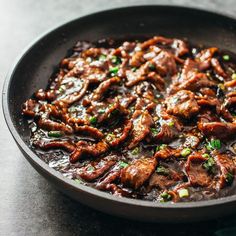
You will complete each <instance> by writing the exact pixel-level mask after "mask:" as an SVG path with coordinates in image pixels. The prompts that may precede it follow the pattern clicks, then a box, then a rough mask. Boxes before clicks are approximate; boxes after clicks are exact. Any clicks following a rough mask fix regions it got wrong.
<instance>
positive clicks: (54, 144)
mask: <svg viewBox="0 0 236 236" xmlns="http://www.w3.org/2000/svg"><path fill="white" fill-rule="evenodd" d="M33 145H34V146H36V147H39V148H41V149H43V150H48V149H58V148H61V149H64V150H66V151H67V152H73V151H74V150H75V149H76V146H75V145H74V144H72V143H71V142H70V141H66V140H52V141H43V140H37V141H34V142H33Z"/></svg>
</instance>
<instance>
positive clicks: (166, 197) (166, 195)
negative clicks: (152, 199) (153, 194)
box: [160, 192, 172, 202]
mask: <svg viewBox="0 0 236 236" xmlns="http://www.w3.org/2000/svg"><path fill="white" fill-rule="evenodd" d="M160 197H161V198H162V201H164V202H167V201H170V200H171V199H172V196H171V195H170V194H169V193H168V192H163V193H161V194H160Z"/></svg>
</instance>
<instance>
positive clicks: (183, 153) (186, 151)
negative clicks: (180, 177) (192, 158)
mask: <svg viewBox="0 0 236 236" xmlns="http://www.w3.org/2000/svg"><path fill="white" fill-rule="evenodd" d="M191 152H192V150H191V149H190V148H184V149H183V150H182V151H181V153H180V154H181V156H182V157H186V156H188V155H189V154H190V153H191Z"/></svg>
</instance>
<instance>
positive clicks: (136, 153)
mask: <svg viewBox="0 0 236 236" xmlns="http://www.w3.org/2000/svg"><path fill="white" fill-rule="evenodd" d="M131 154H132V155H138V154H139V147H136V148H134V149H133V150H132V151H131Z"/></svg>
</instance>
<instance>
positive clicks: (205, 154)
mask: <svg viewBox="0 0 236 236" xmlns="http://www.w3.org/2000/svg"><path fill="white" fill-rule="evenodd" d="M202 157H204V158H207V159H208V158H210V155H209V154H207V153H204V154H203V155H202Z"/></svg>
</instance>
